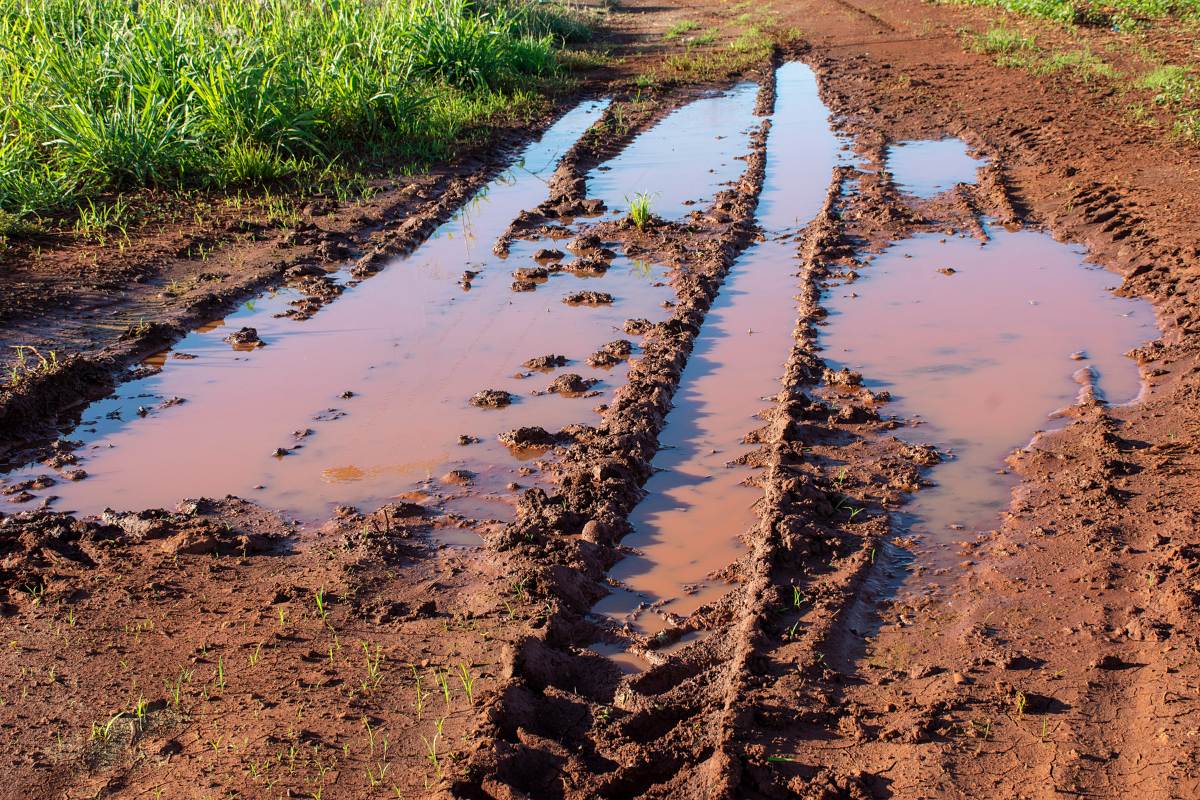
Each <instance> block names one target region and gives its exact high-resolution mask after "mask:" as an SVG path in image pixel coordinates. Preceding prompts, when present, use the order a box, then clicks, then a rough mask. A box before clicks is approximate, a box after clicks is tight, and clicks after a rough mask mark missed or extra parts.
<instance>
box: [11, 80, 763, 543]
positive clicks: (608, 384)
mask: <svg viewBox="0 0 1200 800" xmlns="http://www.w3.org/2000/svg"><path fill="white" fill-rule="evenodd" d="M755 90H756V87H754V86H753V85H748V86H745V87H738V88H736V89H735V90H733V91H731V92H728V93H726V94H725V95H722V96H719V97H713V98H706V99H703V100H700V101H697V102H696V103H693V104H691V105H689V106H685V107H684V108H683V109H680V110H679V111H677V112H675V114H673V115H672V117H671V118H669V120H667V121H664V123H662V124H660V125H659V126H656V127H655V128H654V129H652V130H650V131H647V132H645V133H643V134H642V135H641V136H639V137H638V138H637V139H636V140H635V141H634V142H633V143H632V144H631V146H630V148H629V149H628V150H626V151H625V152H624V153H623V154H621V155H619V156H617V157H616V158H615V159H614V160H613V162H612V165H613V167H614V169H613V170H611V173H610V175H611V176H612V179H613V180H614V181H615V180H616V179H617V178H619V177H620V176H624V175H627V174H629V173H628V171H629V170H630V169H631V168H632V166H631V165H634V164H636V163H637V162H638V159H639V158H643V157H646V154H650V153H663V154H666V155H664V156H663V157H664V158H665V159H666V161H667V162H669V163H670V164H673V165H674V166H673V167H672V172H671V175H672V183H671V188H672V189H673V190H674V189H678V188H680V187H688V188H687V190H686V192H685V193H686V194H688V195H689V196H693V198H695V197H701V196H703V195H704V194H705V193H706V192H707V193H710V194H711V192H712V191H714V187H716V186H717V185H718V184H719V183H720V182H722V181H724V180H726V179H729V178H734V177H737V176H738V175H739V174H740V173H741V171H742V169H743V167H744V164H743V162H742V161H739V160H736V159H734V158H732V157H730V158H728V159H719V160H723V161H725V162H726V164H725V166H724V167H722V168H720V169H719V170H718V171H716V172H713V171H710V169H709V167H710V165H709V164H708V163H707V162H706V161H704V160H701V158H702V157H703V158H707V157H708V155H707V154H709V153H712V152H717V151H720V152H726V151H727V150H728V149H729V148H731V147H732V148H733V149H734V151H736V152H734V153H733V154H735V155H736V154H738V153H740V152H744V150H745V149H746V146H745V143H744V138H745V137H743V140H738V139H737V138H736V136H737V131H738V130H740V129H741V128H743V127H747V126H748V125H749V124H750V122H751V121H752V120H753V117H752V114H751V111H752V108H753V103H754V91H755ZM605 106H606V102H588V103H583V104H581V105H579V106H578V107H577V108H575V109H574V110H572V111H571V112H569V113H568V114H566V115H565V116H564V117H562V118H561V119H560V120H559V121H558V122H557V123H556V124H555V125H554V126H552V127H551V128H550V129H549V130H548V131H547V132H546V134H545V135H544V136H543V137H542V138H541V139H540V140H539V141H538V142H535V143H534V144H531V145H530V146H529V147H528V148H526V150H525V152H524V153H523V154H522V156H521V158H520V159H519V160H518V161H517V162H516V163H515V164H514V166H513V167H512V168H510V169H509V170H507V171H506V172H505V173H504V174H502V175H500V176H499V177H497V178H496V179H495V180H493V181H491V182H490V183H489V184H488V186H487V187H485V188H484V189H483V190H482V191H480V192H479V193H478V194H477V195H476V196H475V197H474V198H473V199H472V200H471V201H470V202H469V203H467V204H466V205H465V206H464V207H463V209H461V210H460V212H459V213H458V214H456V215H455V216H454V217H453V218H452V219H451V220H449V221H448V222H447V223H445V224H443V225H442V226H441V227H440V228H439V229H438V230H437V232H436V233H435V234H434V236H433V237H432V238H431V239H430V240H429V241H428V242H426V243H425V244H423V245H422V246H421V247H420V248H418V249H417V250H416V251H415V252H414V253H413V254H412V255H410V256H408V257H405V258H399V259H396V260H395V261H393V262H392V263H390V264H389V265H388V267H387V268H386V269H385V270H383V271H382V272H380V273H379V274H378V275H376V276H374V277H372V278H370V279H368V280H367V281H365V282H364V283H363V285H362V286H361V288H360V287H353V286H350V287H348V288H347V291H346V293H345V294H344V295H343V296H341V297H340V298H338V299H337V300H335V301H334V302H333V303H331V304H329V305H328V306H326V307H325V308H323V309H321V310H320V312H319V313H317V314H316V315H315V316H314V317H312V318H311V319H309V320H306V321H304V322H296V321H293V320H290V319H286V318H280V317H279V316H278V315H279V314H281V313H282V312H284V311H286V310H288V308H289V303H291V302H292V301H294V300H296V299H298V295H297V293H295V292H293V291H291V290H289V289H282V290H279V291H275V292H270V293H267V294H264V295H262V296H260V297H258V298H256V299H255V300H253V301H251V302H248V303H246V304H245V305H244V306H243V307H241V308H240V309H238V310H237V311H236V312H235V313H232V314H230V315H229V316H228V317H226V318H225V319H222V320H214V321H213V322H212V323H210V324H208V325H205V326H202V327H201V328H200V329H198V330H197V331H195V332H193V333H192V334H190V335H189V336H187V337H186V338H184V339H183V340H182V341H181V342H180V343H179V344H178V345H177V346H176V347H175V348H174V349H173V350H172V351H171V352H170V353H168V354H162V355H161V356H160V357H158V360H157V361H156V362H155V363H157V364H161V365H162V366H163V369H162V371H161V372H160V373H158V374H155V375H151V376H149V377H146V378H143V379H140V380H136V381H131V382H128V383H126V384H123V385H122V386H121V387H120V388H119V390H118V393H117V394H116V395H114V396H113V397H110V398H107V399H105V400H102V401H100V402H98V403H95V404H92V405H91V406H90V407H89V408H87V409H86V410H85V411H84V413H83V415H82V420H83V421H82V422H81V424H80V425H79V426H77V428H76V429H75V430H74V431H72V432H71V433H70V434H69V438H72V439H76V440H81V441H83V442H84V446H83V447H82V448H80V450H78V451H77V455H78V456H79V457H80V461H81V463H80V465H79V466H80V467H82V468H83V469H85V470H86V471H87V473H88V476H89V477H88V478H87V479H86V480H83V481H80V482H74V483H73V482H69V481H65V480H59V481H58V483H57V484H56V485H54V486H51V487H49V488H48V489H45V490H42V491H40V492H39V493H38V494H39V497H51V496H56V497H57V498H58V499H57V500H56V502H55V505H54V508H56V509H60V510H64V511H65V510H72V511H76V512H79V513H84V514H91V513H98V512H100V511H102V510H103V509H104V508H106V507H112V508H117V509H137V508H147V507H172V506H174V505H175V504H176V503H177V502H178V501H179V500H180V499H182V498H183V497H185V496H198V495H209V496H223V495H225V494H228V493H232V494H237V495H239V496H243V497H247V498H250V499H253V500H256V501H258V502H261V503H263V504H265V505H267V506H269V507H272V508H279V509H282V510H284V511H287V512H290V513H292V514H294V515H296V516H297V517H299V518H300V519H303V520H307V521H318V520H322V519H324V518H326V517H327V516H328V514H329V512H330V510H331V509H332V507H333V506H334V505H337V504H348V505H357V506H363V507H371V506H373V505H377V504H380V503H383V502H386V501H388V500H390V499H393V498H399V497H403V496H404V495H405V494H406V493H408V492H410V491H411V490H412V489H414V488H421V489H422V490H424V491H426V492H428V493H429V494H430V496H431V498H432V502H434V503H435V504H438V503H442V501H444V503H443V504H442V507H444V508H445V509H446V510H448V511H451V512H452V513H460V514H463V515H464V516H469V517H471V518H477V519H500V520H504V519H511V516H512V505H511V503H510V502H508V501H506V498H509V499H511V498H512V497H514V496H515V493H516V492H517V491H519V490H520V488H522V487H528V486H530V485H532V484H533V483H534V482H535V481H536V480H537V475H536V472H537V463H536V462H537V459H538V458H539V457H540V456H541V455H542V452H539V451H532V452H524V453H513V452H511V451H509V450H508V449H507V448H505V447H504V446H503V445H502V444H501V443H500V442H499V441H498V440H497V435H498V434H499V433H501V432H504V431H508V430H512V429H514V428H518V427H522V426H532V425H537V426H541V427H543V428H545V429H546V430H548V431H550V432H555V431H558V430H560V429H561V428H563V427H565V426H567V425H570V424H576V423H584V424H596V423H598V422H599V421H600V417H599V414H598V413H597V412H596V411H595V408H596V406H597V405H599V404H601V403H603V402H606V401H607V399H608V398H609V397H610V396H611V393H612V391H613V390H614V389H615V388H616V387H617V386H619V385H621V384H622V383H623V382H624V381H625V375H626V373H627V370H628V364H627V362H624V361H622V362H620V363H617V364H616V365H614V366H611V367H607V368H603V367H590V366H588V365H587V364H586V363H585V360H586V359H587V357H588V356H589V355H591V354H592V353H594V352H596V351H598V350H600V349H601V348H602V347H603V346H604V345H605V344H607V343H609V342H613V341H614V340H618V339H625V338H630V337H627V336H626V335H625V334H624V333H623V332H622V328H623V325H624V322H625V320H626V319H630V318H638V317H641V318H646V319H648V320H650V321H651V322H657V321H660V320H662V319H664V318H665V317H666V316H667V311H666V310H665V309H664V308H663V303H664V302H665V301H668V300H674V292H673V290H672V289H671V288H670V286H669V285H667V283H666V281H667V280H668V279H669V272H668V270H667V269H666V268H665V267H662V266H660V265H654V264H647V263H644V262H640V261H639V262H633V261H630V260H629V259H626V258H624V257H622V256H620V255H618V256H616V257H615V258H614V259H613V261H612V264H611V268H610V269H609V270H608V271H607V272H605V273H604V274H603V275H600V276H584V275H576V274H572V273H570V272H561V273H554V274H551V275H550V276H549V278H548V280H544V281H542V282H541V283H539V284H538V285H537V286H536V288H535V290H534V291H525V292H516V291H513V290H512V288H511V285H512V282H513V277H512V273H513V270H515V269H517V268H520V267H531V266H534V265H535V262H534V261H533V258H532V256H533V253H534V252H535V251H536V250H537V249H539V248H541V247H546V246H557V247H561V243H555V242H550V241H541V242H525V241H518V242H515V243H514V244H513V245H512V247H511V251H510V255H509V256H508V257H507V258H500V257H498V256H496V255H494V254H493V253H492V245H493V243H494V241H495V240H496V238H497V237H498V236H499V235H500V234H501V233H503V232H504V230H505V229H506V228H507V227H508V225H509V223H510V222H511V220H512V219H513V218H514V217H515V216H516V215H517V214H518V213H519V212H520V211H522V210H524V209H528V208H532V207H535V206H536V205H538V203H540V202H541V201H542V200H544V199H545V196H546V186H545V180H546V177H547V176H549V175H550V174H551V173H552V172H553V170H554V168H555V166H556V164H557V160H558V158H559V156H560V155H561V154H562V153H563V152H564V151H565V150H566V149H567V148H569V147H570V146H571V144H573V143H574V142H575V141H576V140H577V139H578V137H579V136H580V135H581V134H582V133H583V132H584V130H586V128H587V126H589V125H590V124H592V122H594V121H595V119H596V118H597V116H598V115H599V114H600V113H601V112H602V111H603V109H604V108H605ZM701 124H703V125H705V126H706V127H705V135H706V136H707V135H709V134H713V135H716V134H718V133H720V132H721V131H727V132H728V139H729V140H732V141H727V140H725V139H722V140H716V139H714V140H713V142H714V144H707V145H706V147H707V148H708V149H705V150H703V152H700V153H696V152H692V153H688V154H686V155H687V158H686V161H685V158H684V156H685V154H684V153H683V152H682V151H680V150H678V148H679V147H680V145H681V142H682V141H683V140H681V139H680V138H679V137H681V136H683V135H684V133H683V129H681V128H680V127H679V126H680V125H683V128H684V129H687V130H689V131H692V134H693V135H694V128H695V127H696V126H697V125H701ZM710 138H711V137H710ZM664 142H668V143H670V145H668V146H664ZM671 145H673V146H675V147H676V148H677V149H676V151H675V152H676V153H677V155H675V156H671V155H669V153H670V152H671V151H670V146H671ZM630 153H632V155H629V154H630ZM672 158H674V161H672V160H671V159H672ZM658 169H660V170H661V169H662V163H661V162H660V163H659V165H658ZM598 174H599V173H598ZM601 180H603V179H601ZM622 180H623V178H622ZM672 196H673V195H672ZM680 198H682V195H680ZM680 207H681V208H682V205H681V206H680ZM656 210H658V211H659V213H662V210H661V208H660V209H656ZM464 270H471V271H474V272H477V273H478V274H477V275H476V276H475V278H474V279H473V280H472V281H471V286H470V288H469V289H468V290H464V288H463V287H462V286H461V285H460V283H459V281H460V278H461V277H462V275H463V272H464ZM337 277H338V278H341V279H345V278H347V277H348V275H347V274H346V273H344V272H343V273H339V275H338V276H337ZM584 288H591V289H599V290H602V291H604V292H606V293H608V294H610V295H612V297H613V302H612V304H611V305H600V306H596V307H589V306H580V305H568V304H566V303H564V302H563V300H564V298H565V297H566V296H567V295H568V294H570V293H571V292H572V291H578V290H579V289H584ZM243 327H251V328H254V329H256V330H257V332H258V336H259V337H260V338H261V339H262V340H263V341H264V342H265V343H266V345H265V346H262V347H249V348H242V349H240V350H238V349H234V348H233V347H231V345H230V344H229V343H227V342H226V341H225V339H226V337H228V336H229V335H230V334H232V333H234V332H236V331H238V330H240V329H241V328H243ZM548 354H557V355H562V356H565V357H566V358H567V359H568V363H567V364H566V365H565V366H563V367H559V368H557V369H554V370H549V371H530V370H525V369H523V368H522V364H523V363H524V362H525V361H526V360H528V359H530V358H534V357H537V356H543V355H548ZM634 355H635V356H636V348H635V351H634ZM565 372H573V373H577V374H579V375H580V376H582V377H583V378H584V379H588V380H595V381H598V383H597V384H596V385H595V386H593V387H591V391H590V392H589V393H588V395H589V396H585V397H568V396H563V395H559V394H547V393H545V390H546V389H547V388H548V386H549V385H550V383H551V381H552V380H553V379H554V378H555V377H556V376H557V375H561V374H563V373H565ZM522 373H523V374H524V375H525V377H522V376H521V374H522ZM482 389H501V390H505V391H507V392H510V393H511V394H512V395H513V396H514V402H513V403H512V404H511V405H510V406H508V407H505V408H500V409H491V408H475V407H472V406H470V405H469V404H468V400H469V398H470V397H471V396H472V395H474V394H475V393H476V392H478V391H480V390H482ZM535 393H536V394H535ZM593 395H594V396H593ZM174 398H180V399H181V400H182V401H183V402H179V403H176V402H173V399H174ZM461 436H465V437H469V438H468V439H467V441H468V442H470V443H468V444H465V445H462V444H460V437H461ZM452 469H462V470H467V471H468V472H469V473H472V474H471V475H469V476H467V480H468V483H469V485H471V486H473V487H474V488H475V489H476V490H478V491H479V492H480V493H481V495H480V496H481V497H486V498H487V499H486V500H483V499H478V498H476V499H467V498H464V497H462V496H461V495H462V486H461V485H460V484H461V479H460V480H459V481H456V482H455V483H454V484H452V485H449V486H446V485H442V484H441V482H440V481H439V478H440V477H441V476H443V475H446V474H448V473H449V471H450V470H452ZM50 473H52V471H51V470H49V469H48V468H46V467H45V466H43V465H40V464H32V465H26V466H25V467H24V468H22V469H20V470H18V471H16V472H15V473H13V474H11V475H9V476H6V479H7V480H10V481H13V480H21V479H24V478H29V477H33V476H35V475H44V474H50ZM513 484H515V485H516V486H515V487H514V486H513ZM447 498H448V499H447Z"/></svg>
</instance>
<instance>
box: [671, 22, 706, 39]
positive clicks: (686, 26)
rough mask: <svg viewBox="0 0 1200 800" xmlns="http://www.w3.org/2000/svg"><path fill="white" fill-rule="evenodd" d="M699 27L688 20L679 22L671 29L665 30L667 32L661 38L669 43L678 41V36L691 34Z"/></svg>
mask: <svg viewBox="0 0 1200 800" xmlns="http://www.w3.org/2000/svg"><path fill="white" fill-rule="evenodd" d="M699 27H700V23H699V22H696V21H694V20H690V19H685V20H681V21H679V22H676V23H675V24H674V25H672V26H671V27H669V28H667V32H666V33H664V34H663V38H664V39H666V40H668V41H670V40H671V39H678V38H679V37H680V36H683V35H684V34H685V33H691V32H692V31H694V30H696V29H697V28H699Z"/></svg>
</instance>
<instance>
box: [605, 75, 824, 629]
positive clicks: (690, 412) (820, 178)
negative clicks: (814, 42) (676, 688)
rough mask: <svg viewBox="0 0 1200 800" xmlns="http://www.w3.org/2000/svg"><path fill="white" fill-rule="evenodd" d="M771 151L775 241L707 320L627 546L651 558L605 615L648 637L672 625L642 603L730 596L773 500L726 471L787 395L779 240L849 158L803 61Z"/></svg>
mask: <svg viewBox="0 0 1200 800" xmlns="http://www.w3.org/2000/svg"><path fill="white" fill-rule="evenodd" d="M767 147H768V151H767V171H766V178H765V183H764V187H763V193H762V196H761V199H760V203H759V208H758V218H759V223H760V224H761V225H762V226H763V227H764V228H766V229H767V231H768V232H769V236H768V239H767V240H766V241H764V242H762V243H760V244H758V245H756V246H754V247H752V248H751V249H750V250H748V251H746V252H745V253H744V254H743V255H742V257H741V258H739V259H738V261H737V263H736V264H735V265H734V267H733V269H732V271H731V272H730V274H729V276H728V278H726V281H725V283H724V285H723V286H722V288H721V292H720V294H719V295H718V297H717V299H716V301H715V302H714V304H713V306H712V308H711V309H710V310H709V312H708V316H707V317H706V318H705V320H704V325H703V327H702V329H701V331H700V336H699V337H698V338H697V340H696V345H695V349H694V350H693V352H692V355H691V357H690V358H689V359H688V363H687V367H686V368H685V369H684V372H683V376H682V379H681V382H680V388H679V390H678V392H677V393H676V395H675V407H674V409H673V410H672V411H671V413H670V415H669V416H668V418H667V425H666V427H665V429H664V430H663V433H662V435H661V437H660V441H661V444H662V449H661V450H660V451H659V453H658V454H657V455H656V456H655V459H654V467H655V468H656V470H658V471H657V472H656V473H655V474H654V475H653V476H652V477H651V478H650V480H649V481H648V482H647V483H646V487H645V488H646V490H647V492H648V494H647V496H646V498H645V499H644V500H643V501H642V502H641V503H640V504H639V505H638V507H637V508H636V509H635V510H634V512H633V514H632V515H631V517H630V522H631V523H632V525H633V531H632V533H630V535H628V536H627V537H626V538H625V539H624V541H623V544H625V545H628V546H630V547H634V548H636V549H637V550H638V551H639V553H640V554H639V555H626V556H625V557H624V558H623V559H622V560H621V561H620V562H618V563H617V564H616V566H615V567H614V568H613V569H612V570H611V571H610V575H611V576H612V577H614V578H616V579H618V580H620V581H621V582H622V583H623V584H624V585H625V586H626V587H628V590H614V591H613V593H612V594H610V595H608V596H607V597H605V598H604V599H602V600H601V601H600V603H598V604H597V605H596V607H595V611H596V612H597V613H599V614H604V615H607V616H609V617H611V618H613V619H616V620H617V621H619V622H628V623H629V624H630V627H631V628H633V629H634V630H636V631H637V632H639V633H643V634H653V633H656V632H657V631H659V630H661V629H663V628H664V627H666V626H667V622H666V621H665V620H664V619H662V617H661V616H660V615H659V614H656V613H653V612H651V611H643V612H642V613H637V611H638V609H639V607H640V606H643V604H645V605H653V604H665V605H661V609H662V611H663V612H665V613H670V614H680V615H686V614H688V613H689V612H691V611H694V610H695V609H696V608H698V607H699V606H700V605H702V604H703V603H705V602H708V601H710V600H715V599H716V598H718V597H720V596H721V594H723V593H724V592H725V591H727V590H728V587H727V586H726V585H725V584H724V583H722V582H721V581H714V580H710V579H709V577H708V576H709V574H710V573H711V572H713V571H714V570H718V569H721V568H722V567H725V566H727V565H729V564H730V563H732V562H733V561H735V560H736V559H737V557H738V555H739V554H740V552H741V549H742V545H741V541H740V537H741V534H742V533H744V532H745V531H746V530H747V529H748V528H749V527H750V526H752V525H753V524H754V523H755V521H756V515H755V512H754V508H753V506H754V504H755V503H756V502H757V501H758V500H759V499H760V498H761V497H762V491H761V490H760V489H755V488H752V487H748V486H745V485H743V481H745V480H746V479H747V477H749V476H750V470H749V469H748V468H746V467H728V466H726V465H727V463H728V462H730V461H731V460H733V459H736V458H738V457H739V456H741V455H743V454H744V453H746V452H748V451H749V450H750V449H751V448H750V446H748V445H745V444H743V443H742V438H743V437H744V436H745V435H746V434H747V433H749V432H750V431H751V430H753V429H755V428H757V427H759V426H760V425H761V424H762V422H761V421H760V420H758V419H756V417H755V415H756V414H758V413H759V412H760V411H762V410H763V409H764V408H767V407H768V406H769V405H770V400H768V399H764V398H770V397H773V396H774V395H775V394H776V393H777V392H778V391H779V380H780V377H781V374H782V370H783V362H784V361H785V360H786V357H787V354H788V353H789V352H790V350H791V347H792V331H793V329H794V327H795V323H796V303H795V301H794V299H793V298H794V296H795V294H796V292H797V278H796V273H797V270H798V267H799V264H798V262H797V261H796V257H795V248H796V244H795V242H794V240H793V237H792V236H791V235H788V236H786V237H784V238H782V239H780V238H777V237H779V236H780V235H782V234H794V233H795V232H796V231H797V229H798V228H799V227H801V226H803V225H804V224H806V223H807V222H808V221H809V220H810V219H812V218H813V217H815V216H816V214H817V212H818V211H819V210H820V207H821V204H822V202H823V201H824V198H825V193H826V190H827V188H828V186H829V181H830V178H831V176H832V170H833V167H834V166H835V164H837V163H838V157H839V149H840V143H839V142H838V140H837V139H836V138H835V137H834V136H833V134H832V133H831V132H830V130H829V125H828V112H827V111H826V109H825V107H824V106H823V105H822V104H821V101H820V98H819V97H818V95H817V86H816V80H815V78H814V77H813V74H812V72H811V71H810V70H809V69H808V68H807V67H806V66H804V65H802V64H787V65H785V66H783V67H781V68H780V70H779V72H778V89H777V101H776V112H775V114H774V117H773V121H772V127H771V132H770V137H769V139H768V142H767Z"/></svg>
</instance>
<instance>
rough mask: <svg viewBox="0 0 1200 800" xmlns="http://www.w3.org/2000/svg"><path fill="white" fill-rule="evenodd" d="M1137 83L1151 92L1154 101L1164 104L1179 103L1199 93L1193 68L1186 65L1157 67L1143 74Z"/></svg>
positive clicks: (1173, 104) (1175, 104)
mask: <svg viewBox="0 0 1200 800" xmlns="http://www.w3.org/2000/svg"><path fill="white" fill-rule="evenodd" d="M1137 85H1138V88H1141V89H1149V90H1150V91H1151V92H1153V93H1154V102H1155V103H1158V104H1159V105H1164V106H1177V105H1181V104H1183V103H1185V102H1187V101H1188V100H1190V99H1193V98H1195V97H1196V95H1197V94H1200V88H1198V86H1200V84H1198V82H1197V80H1196V73H1195V70H1192V69H1190V68H1188V67H1179V66H1173V65H1164V66H1161V67H1158V68H1156V69H1154V70H1152V71H1150V72H1149V73H1147V74H1146V75H1144V76H1143V77H1142V79H1141V80H1139V81H1138V84H1137Z"/></svg>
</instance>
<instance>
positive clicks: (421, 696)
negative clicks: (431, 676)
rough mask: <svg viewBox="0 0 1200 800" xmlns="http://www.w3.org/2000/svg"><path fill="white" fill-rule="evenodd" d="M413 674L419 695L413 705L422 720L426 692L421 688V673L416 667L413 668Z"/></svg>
mask: <svg viewBox="0 0 1200 800" xmlns="http://www.w3.org/2000/svg"><path fill="white" fill-rule="evenodd" d="M412 674H413V681H414V682H415V683H416V691H417V697H416V701H415V702H414V703H413V707H414V708H415V709H416V712H417V719H418V720H420V719H421V716H422V715H423V714H424V713H425V693H424V692H423V691H422V690H421V674H420V673H419V672H417V668H416V667H413V668H412Z"/></svg>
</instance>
